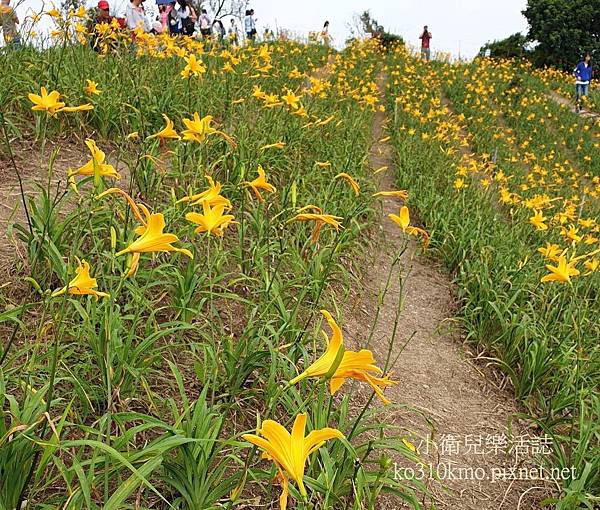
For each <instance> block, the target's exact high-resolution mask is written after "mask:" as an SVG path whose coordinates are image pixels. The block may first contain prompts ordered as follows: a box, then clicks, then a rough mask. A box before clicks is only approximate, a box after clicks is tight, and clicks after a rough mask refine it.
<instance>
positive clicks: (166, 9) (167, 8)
mask: <svg viewBox="0 0 600 510" xmlns="http://www.w3.org/2000/svg"><path fill="white" fill-rule="evenodd" d="M171 9H173V6H172V4H168V5H165V4H163V5H159V6H158V21H160V24H161V26H162V30H161V33H166V32H167V31H168V30H169V13H170V12H171Z"/></svg>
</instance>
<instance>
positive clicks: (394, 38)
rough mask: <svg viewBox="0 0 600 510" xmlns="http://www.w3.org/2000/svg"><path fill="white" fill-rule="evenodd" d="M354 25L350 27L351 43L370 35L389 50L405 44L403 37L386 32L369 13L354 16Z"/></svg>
mask: <svg viewBox="0 0 600 510" xmlns="http://www.w3.org/2000/svg"><path fill="white" fill-rule="evenodd" d="M353 22H354V23H353V25H349V26H348V28H349V29H350V34H351V37H350V39H348V41H346V42H349V41H351V40H352V39H355V38H357V37H365V36H366V35H368V34H370V35H371V37H376V38H378V39H379V41H380V42H381V44H382V46H383V47H384V48H386V49H389V48H390V47H392V46H393V45H395V44H404V40H403V39H402V37H400V36H399V35H396V34H391V33H389V32H386V31H385V29H384V28H383V26H382V25H380V24H379V23H378V22H377V20H376V19H375V18H373V17H372V16H371V13H370V12H369V11H364V12H363V13H362V14H359V15H356V14H355V15H354V19H353Z"/></svg>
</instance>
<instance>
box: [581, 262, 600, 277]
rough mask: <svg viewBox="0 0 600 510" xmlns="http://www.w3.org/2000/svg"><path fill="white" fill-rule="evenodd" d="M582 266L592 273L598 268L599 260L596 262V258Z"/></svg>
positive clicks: (599, 265)
mask: <svg viewBox="0 0 600 510" xmlns="http://www.w3.org/2000/svg"><path fill="white" fill-rule="evenodd" d="M583 265H584V267H585V268H586V269H587V270H588V271H589V273H594V272H596V271H597V270H598V268H599V267H600V260H598V259H597V258H593V259H591V260H586V261H585V262H584V263H583ZM589 273H588V274H589Z"/></svg>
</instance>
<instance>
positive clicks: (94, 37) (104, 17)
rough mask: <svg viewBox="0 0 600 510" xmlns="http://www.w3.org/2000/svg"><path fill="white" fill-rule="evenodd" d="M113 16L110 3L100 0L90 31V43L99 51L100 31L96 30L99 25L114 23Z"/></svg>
mask: <svg viewBox="0 0 600 510" xmlns="http://www.w3.org/2000/svg"><path fill="white" fill-rule="evenodd" d="M112 20H113V17H112V16H111V15H110V5H109V4H108V2H107V1H106V0H100V1H99V2H98V14H97V15H96V17H95V18H94V20H93V21H92V25H91V27H89V32H90V34H91V38H90V43H91V45H92V48H94V50H96V51H98V33H97V31H96V26H97V25H102V24H110V23H112Z"/></svg>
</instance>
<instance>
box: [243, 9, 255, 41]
mask: <svg viewBox="0 0 600 510" xmlns="http://www.w3.org/2000/svg"><path fill="white" fill-rule="evenodd" d="M244 30H246V38H247V39H248V40H249V41H254V39H256V21H255V20H254V9H248V10H247V11H246V17H245V18H244Z"/></svg>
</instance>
